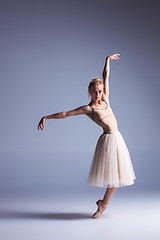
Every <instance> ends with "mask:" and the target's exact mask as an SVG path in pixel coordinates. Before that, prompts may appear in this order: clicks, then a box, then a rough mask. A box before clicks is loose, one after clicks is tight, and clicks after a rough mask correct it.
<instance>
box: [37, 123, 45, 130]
mask: <svg viewBox="0 0 160 240" xmlns="http://www.w3.org/2000/svg"><path fill="white" fill-rule="evenodd" d="M39 129H41V130H44V121H43V122H42V121H40V122H39V124H38V131H39Z"/></svg>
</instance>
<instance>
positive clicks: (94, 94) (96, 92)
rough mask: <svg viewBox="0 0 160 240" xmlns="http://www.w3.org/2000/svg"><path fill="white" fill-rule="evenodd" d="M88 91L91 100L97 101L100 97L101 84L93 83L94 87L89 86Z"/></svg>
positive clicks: (101, 91) (101, 92)
mask: <svg viewBox="0 0 160 240" xmlns="http://www.w3.org/2000/svg"><path fill="white" fill-rule="evenodd" d="M89 93H90V95H91V98H92V100H93V101H94V102H98V101H99V100H101V98H102V94H103V85H102V84H98V85H95V86H94V87H92V88H91V90H90V92H89Z"/></svg>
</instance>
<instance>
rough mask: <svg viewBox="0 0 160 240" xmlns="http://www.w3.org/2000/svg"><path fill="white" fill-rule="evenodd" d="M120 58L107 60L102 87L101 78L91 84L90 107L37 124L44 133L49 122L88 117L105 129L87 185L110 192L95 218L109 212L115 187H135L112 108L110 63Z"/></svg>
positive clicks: (50, 116)
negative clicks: (46, 122)
mask: <svg viewBox="0 0 160 240" xmlns="http://www.w3.org/2000/svg"><path fill="white" fill-rule="evenodd" d="M119 55H120V54H112V55H110V56H108V57H107V58H106V61H105V66H104V70H103V74H102V76H103V83H102V82H101V80H100V79H99V78H95V79H93V80H92V81H91V82H90V83H89V86H88V93H89V95H90V96H91V101H90V103H89V104H88V105H84V106H81V107H78V108H76V109H74V110H71V111H67V112H59V113H55V114H52V115H48V116H44V117H42V118H41V120H40V122H39V124H38V130H39V129H41V130H44V123H45V120H46V119H60V118H66V117H70V116H75V115H81V114H85V115H87V116H88V117H89V118H91V119H92V120H93V121H94V122H95V123H96V124H98V125H99V126H101V127H102V129H103V134H102V135H101V136H100V137H99V139H98V142H97V145H96V148H95V152H94V156H93V159H92V164H91V167H90V171H89V175H88V180H87V183H88V184H90V185H93V186H98V187H107V189H106V192H105V194H104V197H103V199H99V200H98V201H97V202H96V204H97V206H98V209H97V211H96V212H95V213H94V214H93V216H92V217H93V218H97V217H98V216H99V215H100V214H102V212H104V210H105V209H106V208H107V205H108V203H109V201H110V199H111V197H112V195H113V193H114V192H115V190H116V187H122V186H128V185H132V184H134V179H136V176H135V173H134V169H133V166H132V162H131V158H130V154H129V151H128V148H127V146H126V144H125V141H124V139H123V137H122V135H121V133H120V132H119V130H118V125H117V120H116V118H115V116H114V113H113V111H112V109H111V107H110V104H109V71H110V67H109V63H110V60H113V59H115V60H118V59H119Z"/></svg>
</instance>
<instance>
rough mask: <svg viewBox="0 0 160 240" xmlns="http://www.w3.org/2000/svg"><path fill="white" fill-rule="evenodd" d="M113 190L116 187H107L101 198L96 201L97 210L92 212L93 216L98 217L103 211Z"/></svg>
mask: <svg viewBox="0 0 160 240" xmlns="http://www.w3.org/2000/svg"><path fill="white" fill-rule="evenodd" d="M115 190H116V187H112V188H107V190H106V192H105V195H104V197H103V200H98V201H97V202H96V204H97V205H98V210H97V211H96V212H95V213H94V214H93V216H92V217H93V218H97V217H99V215H100V214H102V212H104V210H105V209H106V208H107V205H108V203H109V201H110V199H111V197H112V195H113V193H114V192H115Z"/></svg>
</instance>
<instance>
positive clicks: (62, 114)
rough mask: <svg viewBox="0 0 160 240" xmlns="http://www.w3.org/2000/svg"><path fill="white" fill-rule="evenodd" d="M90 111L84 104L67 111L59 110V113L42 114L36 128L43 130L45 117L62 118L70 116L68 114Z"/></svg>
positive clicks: (74, 114)
mask: <svg viewBox="0 0 160 240" xmlns="http://www.w3.org/2000/svg"><path fill="white" fill-rule="evenodd" d="M90 112H91V110H90V107H89V106H88V105H84V106H81V107H78V108H76V109H73V110H70V111H67V112H59V113H54V114H51V115H47V116H44V117H42V118H41V120H40V122H39V124H38V130H39V129H40V128H41V130H44V122H45V120H46V119H63V118H66V117H70V116H76V115H81V114H88V113H90Z"/></svg>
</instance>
